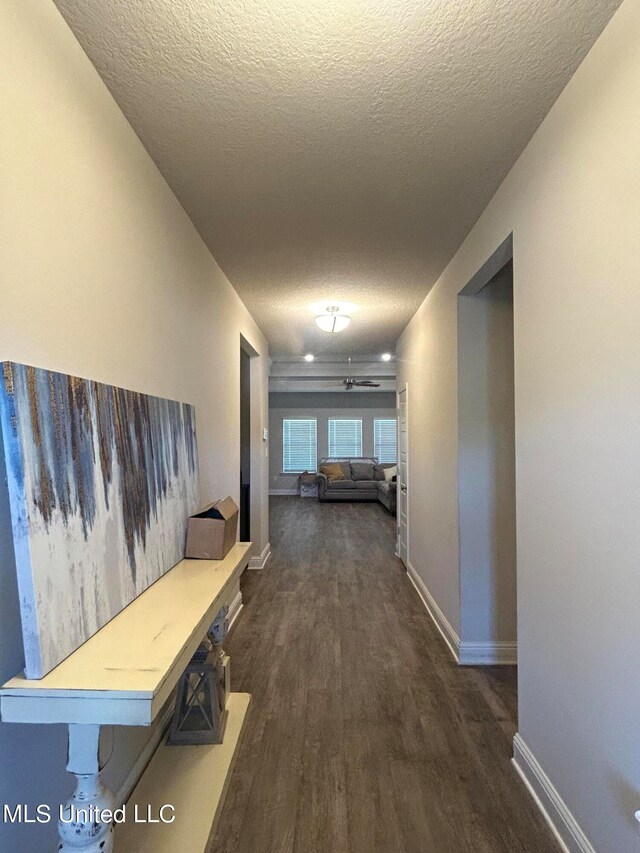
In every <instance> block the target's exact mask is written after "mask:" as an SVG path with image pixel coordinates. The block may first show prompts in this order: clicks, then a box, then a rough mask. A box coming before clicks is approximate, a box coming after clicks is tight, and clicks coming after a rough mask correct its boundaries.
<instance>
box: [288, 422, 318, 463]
mask: <svg viewBox="0 0 640 853" xmlns="http://www.w3.org/2000/svg"><path fill="white" fill-rule="evenodd" d="M317 445H318V438H317V421H316V419H315V418H283V420H282V471H283V473H284V474H300V473H301V472H302V471H315V470H316V466H317V464H318V447H317Z"/></svg>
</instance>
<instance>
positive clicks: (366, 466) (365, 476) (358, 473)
mask: <svg viewBox="0 0 640 853" xmlns="http://www.w3.org/2000/svg"><path fill="white" fill-rule="evenodd" d="M373 468H374V465H373V462H352V463H351V476H352V478H353V479H354V480H373V476H374V474H373Z"/></svg>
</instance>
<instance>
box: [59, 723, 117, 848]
mask: <svg viewBox="0 0 640 853" xmlns="http://www.w3.org/2000/svg"><path fill="white" fill-rule="evenodd" d="M99 747H100V726H96V725H70V726H69V752H68V760H67V770H68V771H69V773H73V775H74V776H75V777H76V790H75V792H74V793H73V795H72V796H71V798H70V799H69V800H67V802H66V803H65V806H64V811H63V814H62V817H61V819H60V820H59V821H58V834H59V836H60V843H59V844H58V850H59V851H65V853H78V851H85V853H111V851H112V850H113V823H103V822H102V821H101V820H100V817H101V813H102V812H103V811H104V810H105V809H111V810H113V808H114V800H113V794H112V793H111V791H109V790H108V789H107V788H105V787H104V785H103V784H102V782H101V781H100V769H101V768H100V759H99V755H98V750H99Z"/></svg>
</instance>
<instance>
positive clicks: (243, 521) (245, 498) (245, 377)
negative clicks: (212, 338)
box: [240, 345, 251, 542]
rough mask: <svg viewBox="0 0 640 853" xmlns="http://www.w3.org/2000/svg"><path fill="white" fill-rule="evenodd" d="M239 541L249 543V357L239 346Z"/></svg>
mask: <svg viewBox="0 0 640 853" xmlns="http://www.w3.org/2000/svg"><path fill="white" fill-rule="evenodd" d="M240 540H241V541H242V542H250V541H251V356H250V355H249V353H248V352H246V351H245V350H244V349H243V347H242V345H241V346H240Z"/></svg>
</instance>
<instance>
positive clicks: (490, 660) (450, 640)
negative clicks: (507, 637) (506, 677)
mask: <svg viewBox="0 0 640 853" xmlns="http://www.w3.org/2000/svg"><path fill="white" fill-rule="evenodd" d="M407 574H408V576H409V580H410V581H411V583H412V584H413V585H414V587H415V588H416V591H417V593H418V595H419V596H420V598H421V599H422V602H423V604H424V606H425V607H426V609H427V613H428V614H429V616H431V618H432V620H433V622H434V624H435V626H436V628H437V629H438V631H440V633H441V634H442V637H443V639H444V641H445V643H446V644H447V646H448V647H449V651H450V652H451V654H452V655H453V657H454V658H455V661H456V663H458V664H459V665H460V666H496V665H498V664H514V663H517V662H518V647H517V644H516V643H509V642H488V643H466V642H463V641H461V640H460V637H459V636H458V635H457V633H456V632H455V630H454V629H453V627H452V625H451V623H450V622H449V620H448V619H447V617H446V616H445V615H444V613H443V612H442V610H441V609H440V608H439V607H438V604H437V602H436V600H435V598H434V597H433V596H432V595H431V593H430V592H429V590H428V589H427V587H426V585H425V583H424V581H423V580H422V578H421V577H420V575H419V574H418V573H417V571H416V570H415V569H414V567H413V566H412V565H411V563H409V565H408V566H407Z"/></svg>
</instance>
